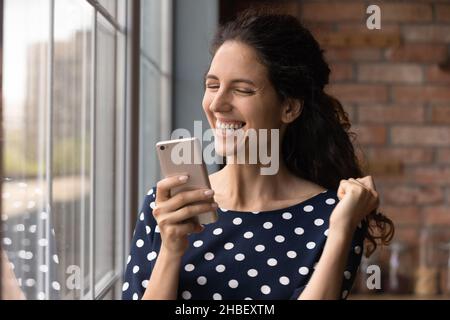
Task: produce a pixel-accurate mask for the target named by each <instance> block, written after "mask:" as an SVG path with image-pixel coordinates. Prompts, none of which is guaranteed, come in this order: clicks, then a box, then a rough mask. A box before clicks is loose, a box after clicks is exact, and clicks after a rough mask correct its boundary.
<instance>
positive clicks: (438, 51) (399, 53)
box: [385, 43, 447, 62]
mask: <svg viewBox="0 0 450 320" xmlns="http://www.w3.org/2000/svg"><path fill="white" fill-rule="evenodd" d="M446 56H447V47H446V46H445V45H441V44H423V43H415V44H404V45H402V46H399V47H395V48H388V49H387V50H386V52H385V57H386V59H388V60H390V61H402V62H441V61H443V60H444V59H445V58H446Z"/></svg>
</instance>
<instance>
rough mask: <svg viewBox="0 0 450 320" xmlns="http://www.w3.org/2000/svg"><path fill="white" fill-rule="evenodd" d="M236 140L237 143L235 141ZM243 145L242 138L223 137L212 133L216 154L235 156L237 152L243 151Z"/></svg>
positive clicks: (243, 140)
mask: <svg viewBox="0 0 450 320" xmlns="http://www.w3.org/2000/svg"><path fill="white" fill-rule="evenodd" d="M236 142H237V143H236ZM244 147H245V138H244V139H237V141H235V139H230V138H228V139H225V138H223V137H220V136H217V135H214V149H215V152H216V154H217V155H218V156H221V157H229V156H236V155H237V154H238V152H243V151H244Z"/></svg>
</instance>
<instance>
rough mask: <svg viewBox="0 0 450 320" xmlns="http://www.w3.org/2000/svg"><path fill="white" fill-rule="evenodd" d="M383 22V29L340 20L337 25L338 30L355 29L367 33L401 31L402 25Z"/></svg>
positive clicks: (354, 30)
mask: <svg viewBox="0 0 450 320" xmlns="http://www.w3.org/2000/svg"><path fill="white" fill-rule="evenodd" d="M381 19H382V20H383V13H381ZM383 22H384V21H382V22H381V29H373V30H369V29H367V25H366V24H365V23H361V22H340V23H339V24H338V25H337V26H336V31H345V32H347V31H353V32H358V33H367V34H374V32H383V33H399V32H400V26H399V25H398V24H387V23H383Z"/></svg>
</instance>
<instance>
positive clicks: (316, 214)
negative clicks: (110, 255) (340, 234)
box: [122, 188, 364, 300]
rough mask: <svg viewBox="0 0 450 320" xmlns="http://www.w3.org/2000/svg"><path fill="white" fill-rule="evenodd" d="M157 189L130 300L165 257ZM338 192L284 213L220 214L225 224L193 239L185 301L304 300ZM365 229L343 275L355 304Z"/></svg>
mask: <svg viewBox="0 0 450 320" xmlns="http://www.w3.org/2000/svg"><path fill="white" fill-rule="evenodd" d="M155 194H156V188H152V189H150V191H149V192H148V194H147V196H146V197H145V201H144V204H143V207H142V210H141V213H140V215H139V217H138V221H137V225H136V228H135V231H134V236H133V240H132V242H131V253H130V255H129V256H128V260H127V265H126V271H125V277H124V282H123V286H122V297H123V299H134V300H138V299H141V298H142V296H143V294H144V291H145V289H146V287H147V284H148V280H149V279H150V276H151V273H152V269H153V267H154V265H155V262H156V259H157V258H158V253H159V249H160V246H161V236H160V233H159V228H158V226H157V224H156V220H155V219H154V217H153V214H152V210H153V208H154V207H155V202H154V201H155ZM338 201H339V199H338V198H337V193H336V191H334V190H326V191H324V192H322V193H320V194H317V195H315V196H313V197H312V198H309V199H307V200H305V201H303V202H301V203H298V204H296V205H293V206H290V207H288V208H284V209H277V210H271V211H261V212H241V211H233V210H226V209H224V208H218V209H217V212H218V216H219V219H218V220H217V221H216V222H215V223H211V224H207V225H205V229H204V230H203V231H202V232H201V233H193V234H191V235H189V236H188V237H189V248H188V249H187V251H186V253H185V254H184V255H183V258H182V262H181V268H180V278H179V286H178V299H180V300H181V299H195V300H201V299H215V300H220V299H224V300H231V299H236V300H251V299H259V300H262V299H284V300H287V299H297V298H298V297H299V295H300V294H301V292H302V291H303V289H304V288H305V286H306V285H307V283H308V280H309V279H310V278H311V275H312V273H313V271H314V267H315V265H316V263H317V262H318V261H319V258H320V256H321V253H322V251H323V248H324V245H325V241H326V240H327V233H328V223H329V217H330V215H331V212H332V211H333V209H334V207H335V206H336V204H337V203H338ZM363 239H364V230H363V228H361V225H360V226H359V227H358V228H357V230H356V232H355V234H354V236H353V241H352V245H351V247H350V248H349V254H348V259H347V261H348V262H347V266H346V269H345V272H344V274H343V275H342V279H343V282H342V290H341V298H342V299H345V298H347V295H348V293H349V291H350V289H351V287H352V284H353V281H354V279H355V276H356V271H357V269H358V266H359V264H360V261H361V256H362V248H363Z"/></svg>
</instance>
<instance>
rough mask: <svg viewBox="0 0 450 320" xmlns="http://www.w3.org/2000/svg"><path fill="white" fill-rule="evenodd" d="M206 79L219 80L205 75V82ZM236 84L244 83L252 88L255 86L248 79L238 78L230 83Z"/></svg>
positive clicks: (211, 75) (213, 76)
mask: <svg viewBox="0 0 450 320" xmlns="http://www.w3.org/2000/svg"><path fill="white" fill-rule="evenodd" d="M207 79H213V80H219V78H218V77H217V76H215V75H213V74H207V75H206V76H205V80H207ZM236 82H244V83H248V84H250V85H252V86H254V85H255V83H254V82H253V81H251V80H249V79H243V78H238V79H233V80H232V81H231V83H236Z"/></svg>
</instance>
